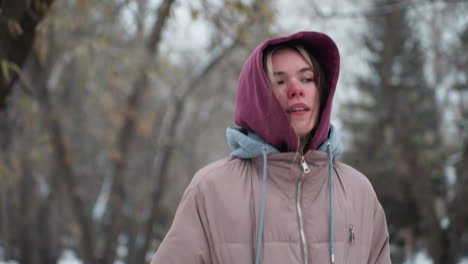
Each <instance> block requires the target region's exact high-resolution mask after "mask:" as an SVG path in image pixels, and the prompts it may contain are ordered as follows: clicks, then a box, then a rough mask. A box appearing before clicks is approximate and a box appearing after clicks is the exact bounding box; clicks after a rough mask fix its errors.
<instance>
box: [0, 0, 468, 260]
mask: <svg viewBox="0 0 468 264" xmlns="http://www.w3.org/2000/svg"><path fill="white" fill-rule="evenodd" d="M467 14H468V1H466V0H464V1H456V0H450V1H449V0H446V1H442V0H330V1H326V2H325V1H318V0H297V1H286V0H193V1H184V0H154V1H148V0H105V1H102V0H99V1H98V0H1V1H0V262H2V263H3V262H4V263H21V264H29V263H33V264H46V263H47V264H49V263H65V262H64V259H66V258H69V257H70V255H73V256H75V260H76V259H79V260H80V261H81V263H90V264H92V263H104V264H110V263H128V264H133V263H148V262H149V260H150V259H151V257H152V255H153V254H154V252H155V251H156V249H157V247H158V244H159V242H160V241H161V239H162V238H163V237H164V235H165V232H166V231H167V230H168V228H169V226H170V224H171V221H172V218H173V215H174V212H175V209H176V206H177V204H178V202H179V199H180V197H181V195H182V192H183V191H184V189H185V187H186V186H187V184H188V183H189V181H190V179H191V177H192V175H193V173H194V172H195V171H196V170H197V169H199V168H200V167H202V166H204V165H206V164H207V163H208V162H210V161H213V160H216V159H219V158H222V157H225V156H226V155H228V153H229V149H228V147H227V144H226V142H225V129H226V127H228V126H233V125H234V124H233V121H232V120H233V110H234V102H235V92H236V83H237V78H238V74H239V71H240V68H241V67H242V64H243V62H244V61H245V59H246V58H247V56H248V55H249V53H250V52H251V51H252V50H253V48H254V47H255V46H256V45H258V44H259V43H260V42H262V41H263V40H265V39H266V38H268V37H273V36H277V35H281V34H286V33H292V32H295V31H299V30H316V31H323V32H326V33H327V34H329V35H330V36H331V37H332V38H334V39H335V40H336V41H337V44H338V47H339V48H340V51H341V56H342V69H341V76H340V81H339V87H338V90H337V100H336V101H335V109H334V113H333V122H334V123H335V124H336V125H337V126H338V127H339V128H340V130H341V134H342V136H343V141H344V144H345V151H346V152H345V155H344V156H343V157H342V160H344V161H345V162H347V163H349V164H351V165H353V166H355V167H356V168H358V169H359V170H360V171H362V172H363V173H365V174H366V175H367V176H368V177H369V179H370V180H371V181H372V183H373V185H374V187H375V189H376V192H377V194H378V196H379V199H380V201H381V203H382V205H383V207H384V208H385V211H386V215H387V221H388V225H389V231H390V233H391V250H392V259H393V263H416V262H415V261H416V259H417V257H418V256H420V255H421V254H423V255H424V256H425V258H426V260H427V262H425V263H434V264H455V263H462V261H463V259H465V260H466V258H467V257H468V206H467V204H465V202H468V133H467V131H468V74H467V73H468V15H467ZM181 250H183V249H181ZM78 263H80V262H78Z"/></svg>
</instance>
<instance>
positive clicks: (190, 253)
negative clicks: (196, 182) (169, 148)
mask: <svg viewBox="0 0 468 264" xmlns="http://www.w3.org/2000/svg"><path fill="white" fill-rule="evenodd" d="M200 196H201V194H200V192H199V191H198V189H197V188H196V187H195V188H194V187H193V186H189V188H187V190H186V191H185V193H184V195H183V197H182V200H181V202H180V204H179V207H178V208H177V211H176V214H175V217H174V221H173V223H172V226H171V228H170V229H169V232H168V233H167V235H166V237H165V238H164V240H163V241H162V242H161V245H160V246H159V249H158V250H157V251H156V254H155V255H154V257H153V259H152V261H151V264H180V263H193V264H210V263H211V260H210V254H209V242H208V240H209V237H208V236H207V230H206V221H205V219H206V214H205V213H204V212H205V210H204V206H203V204H204V203H203V201H202V199H201V198H200ZM204 223H205V224H204Z"/></svg>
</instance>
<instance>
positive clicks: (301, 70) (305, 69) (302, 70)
mask: <svg viewBox="0 0 468 264" xmlns="http://www.w3.org/2000/svg"><path fill="white" fill-rule="evenodd" d="M307 71H311V72H314V70H313V69H312V67H305V68H302V69H300V70H299V72H307Z"/></svg>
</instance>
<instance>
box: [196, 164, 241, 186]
mask: <svg viewBox="0 0 468 264" xmlns="http://www.w3.org/2000/svg"><path fill="white" fill-rule="evenodd" d="M249 161H250V160H243V159H239V158H234V157H226V158H223V159H220V160H217V161H214V162H212V163H210V164H208V165H206V166H205V167H203V168H201V169H199V170H198V171H197V172H196V173H195V175H194V176H193V178H192V181H191V183H190V185H189V188H190V187H192V188H193V187H197V188H200V187H202V186H206V185H207V184H208V185H211V184H213V183H217V182H228V181H230V180H229V179H232V178H236V177H239V175H240V174H242V171H243V169H245V167H246V166H248V164H250V162H249Z"/></svg>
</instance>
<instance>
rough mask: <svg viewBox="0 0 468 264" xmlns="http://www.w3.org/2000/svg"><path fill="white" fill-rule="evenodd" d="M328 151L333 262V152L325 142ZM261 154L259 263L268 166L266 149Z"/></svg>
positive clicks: (257, 256)
mask: <svg viewBox="0 0 468 264" xmlns="http://www.w3.org/2000/svg"><path fill="white" fill-rule="evenodd" d="M327 153H328V177H329V195H330V196H329V201H330V205H329V207H330V213H329V223H328V225H329V228H330V262H331V263H332V264H334V263H335V248H334V244H335V241H334V240H335V233H334V232H335V231H334V221H333V153H332V150H331V144H330V143H327ZM262 154H263V178H262V200H261V205H260V219H259V220H260V221H259V224H258V233H257V249H256V251H255V264H260V258H261V255H262V242H263V226H264V223H265V203H266V187H267V167H268V159H267V154H268V149H267V148H266V147H265V146H263V147H262Z"/></svg>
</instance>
